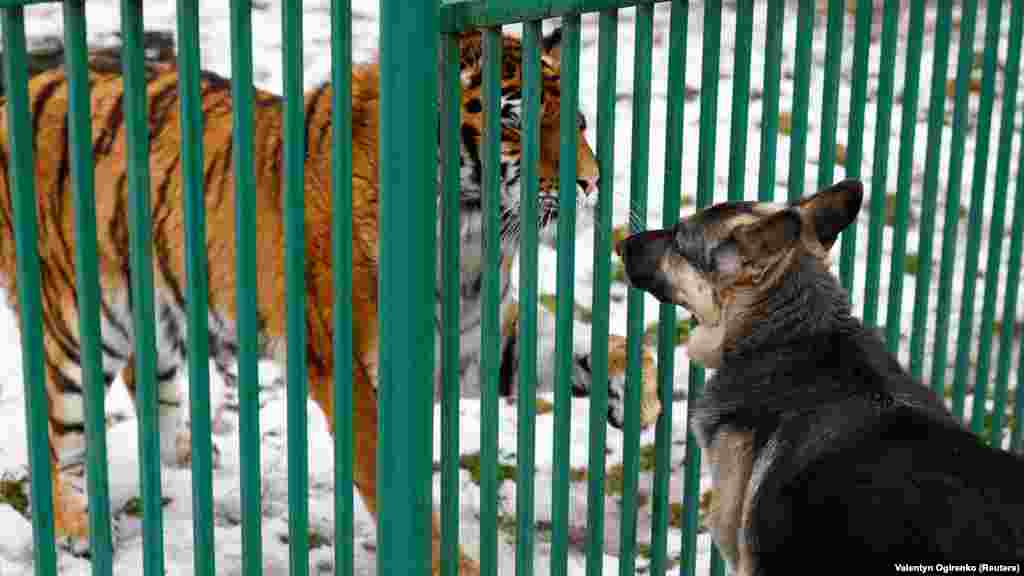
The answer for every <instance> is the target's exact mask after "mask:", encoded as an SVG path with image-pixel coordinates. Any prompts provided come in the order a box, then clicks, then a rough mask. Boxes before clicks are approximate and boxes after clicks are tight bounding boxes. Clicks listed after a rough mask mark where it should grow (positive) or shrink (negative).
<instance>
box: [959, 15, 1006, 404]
mask: <svg viewBox="0 0 1024 576" xmlns="http://www.w3.org/2000/svg"><path fill="white" fill-rule="evenodd" d="M1002 8H1003V5H1002V3H1001V2H992V3H987V4H986V5H985V11H986V12H985V15H986V19H985V53H984V54H985V55H984V63H983V65H982V76H981V104H980V106H979V108H978V129H977V132H976V133H975V141H976V142H977V146H976V147H975V149H974V175H973V178H972V180H971V207H970V211H969V213H968V216H967V252H966V254H965V257H966V260H965V261H964V275H963V290H962V292H961V294H962V299H961V301H960V325H959V330H958V332H957V342H956V343H957V350H956V367H955V369H954V371H953V415H954V416H956V417H957V418H962V417H963V414H964V397H965V395H966V393H967V368H968V362H969V356H970V353H971V344H972V342H971V337H972V334H973V331H974V291H975V286H976V285H977V278H976V277H977V274H978V254H979V253H980V252H981V227H982V218H984V214H982V212H983V207H984V205H985V178H986V176H987V173H988V147H989V140H990V139H989V130H990V129H991V127H992V100H993V95H994V92H995V84H996V63H997V56H998V54H997V53H998V51H999V19H1000V16H1001V12H1002ZM989 273H991V272H989Z"/></svg>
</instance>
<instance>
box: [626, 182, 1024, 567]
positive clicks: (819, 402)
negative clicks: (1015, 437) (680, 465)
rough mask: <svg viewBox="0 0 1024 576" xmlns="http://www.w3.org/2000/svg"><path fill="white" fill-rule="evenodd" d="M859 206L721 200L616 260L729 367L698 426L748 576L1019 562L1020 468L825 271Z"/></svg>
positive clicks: (701, 407) (707, 353)
mask: <svg viewBox="0 0 1024 576" xmlns="http://www.w3.org/2000/svg"><path fill="white" fill-rule="evenodd" d="M862 194H863V191H862V186H861V184H860V182H857V181H851V180H847V181H843V182H840V183H838V184H835V185H833V186H831V187H829V188H827V189H824V190H821V191H820V192H818V193H817V194H814V195H812V196H810V197H807V198H805V199H803V200H800V201H797V202H794V203H792V204H790V205H787V206H783V205H774V204H767V203H763V204H762V203H753V202H736V203H725V204H719V205H716V206H713V207H710V208H708V209H706V210H703V211H700V212H698V213H696V214H694V215H693V216H690V217H688V218H685V219H683V220H682V221H681V222H679V224H678V225H676V226H675V227H673V228H671V229H666V230H657V231H651V232H644V233H640V234H636V235H634V236H631V237H629V238H627V239H625V240H624V241H623V242H622V243H620V245H619V246H618V247H617V250H618V251H619V253H620V254H622V256H623V258H624V260H625V264H626V272H627V276H628V278H629V281H630V283H631V284H633V285H634V286H636V287H638V288H640V289H643V290H645V291H647V292H649V293H651V294H652V295H654V296H655V297H657V298H658V299H659V300H661V301H663V302H672V303H675V304H678V305H680V306H684V307H686V308H687V309H689V310H690V311H691V312H692V314H693V316H694V317H695V318H696V319H697V321H698V326H697V328H696V329H695V330H693V331H692V333H691V339H690V344H689V353H690V356H691V357H692V359H693V360H695V361H697V362H699V363H702V364H704V365H705V366H708V367H710V368H714V369H716V370H715V373H714V375H713V376H712V377H711V378H710V379H709V380H708V382H707V384H706V386H705V389H704V393H703V396H702V397H701V398H700V399H698V400H696V401H695V402H694V404H693V405H692V406H691V408H690V414H691V417H692V418H693V423H694V430H695V432H696V435H697V438H698V441H699V443H700V445H701V447H702V449H703V450H705V451H706V462H707V464H708V467H709V469H710V472H711V476H712V482H713V501H714V503H713V506H712V508H711V512H710V514H709V517H708V524H709V527H710V529H711V533H712V536H713V538H714V539H715V541H716V543H717V544H718V546H719V548H720V549H721V551H722V553H723V555H724V557H725V558H726V559H727V560H728V563H729V565H730V567H731V569H732V571H733V572H734V573H736V574H743V575H749V574H789V573H791V572H792V571H793V570H794V567H796V566H798V565H800V562H804V561H810V558H811V556H812V555H817V553H821V554H822V555H823V556H822V557H823V558H824V559H825V560H824V562H829V563H833V564H832V565H830V566H829V568H828V570H829V571H832V566H835V567H837V568H846V567H870V568H872V569H873V570H874V571H873V572H872V573H883V571H884V573H892V572H894V571H895V566H894V563H895V562H903V563H910V564H917V563H924V564H933V563H937V562H954V561H969V562H989V563H996V562H999V561H1018V562H1019V561H1020V560H1021V559H1022V558H1024V490H1021V487H1022V486H1024V461H1022V459H1021V458H1020V457H1019V456H1017V455H1013V454H1010V453H1006V452H1003V451H999V450H996V449H993V448H990V447H989V446H988V445H986V444H985V443H984V442H983V441H982V440H980V439H979V438H977V437H976V436H975V435H973V434H971V433H970V432H969V431H968V430H966V429H965V428H964V427H962V426H961V425H960V424H959V423H958V422H957V421H956V420H955V419H954V418H953V417H952V416H951V414H950V413H949V412H948V411H947V409H946V407H945V405H944V404H943V402H942V401H941V399H940V398H938V397H937V396H936V395H935V394H933V393H932V392H931V391H930V389H928V388H927V387H925V386H924V385H922V383H920V382H918V381H916V380H914V379H913V378H912V377H911V376H910V375H909V374H908V373H907V372H906V371H905V370H904V369H903V367H902V366H901V365H900V364H899V363H898V361H897V359H896V358H895V357H894V356H892V355H891V354H889V353H888V352H887V350H886V347H885V346H884V344H883V342H882V341H881V340H880V339H879V338H878V336H877V335H876V333H875V332H874V331H871V330H868V329H866V328H865V327H864V326H863V325H862V324H861V322H860V321H859V320H858V319H856V318H855V317H854V316H853V315H852V313H851V310H850V305H849V303H848V296H847V293H846V292H845V291H844V290H843V289H842V288H841V286H840V285H839V283H838V281H837V279H836V278H835V277H834V276H833V275H832V274H831V273H830V271H829V261H828V254H829V250H830V249H831V248H832V245H833V244H834V242H835V241H836V239H837V237H838V236H839V234H840V232H842V230H843V229H845V228H846V227H847V226H848V225H850V224H851V223H852V222H853V221H854V219H855V218H856V216H857V213H858V211H859V210H860V207H861V202H862ZM823 567H824V565H819V566H815V569H814V571H819V570H820V569H821V568H823Z"/></svg>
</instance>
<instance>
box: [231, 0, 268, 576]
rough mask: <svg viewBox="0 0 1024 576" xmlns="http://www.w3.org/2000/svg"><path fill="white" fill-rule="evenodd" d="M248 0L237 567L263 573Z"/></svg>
mask: <svg viewBox="0 0 1024 576" xmlns="http://www.w3.org/2000/svg"><path fill="white" fill-rule="evenodd" d="M251 9H252V3H251V0H234V1H232V2H231V110H232V131H233V134H232V146H231V154H232V163H233V165H234V175H235V235H236V243H237V247H236V249H235V250H236V252H235V258H236V261H235V265H236V270H237V272H236V273H237V282H236V292H235V302H236V303H235V315H236V330H235V331H236V333H237V334H238V381H239V382H240V383H241V386H239V389H238V411H239V415H238V425H239V433H238V441H239V451H240V454H241V456H240V458H239V467H240V472H241V479H240V489H241V499H242V571H243V572H244V573H246V574H253V575H254V576H258V575H259V574H261V573H262V571H263V542H262V536H261V516H262V514H261V509H260V475H261V473H262V472H261V470H260V444H259V443H260V424H259V389H260V387H259V386H258V385H255V384H257V383H258V382H259V371H258V368H257V354H258V351H259V350H258V337H259V322H258V320H257V308H256V306H257V302H256V285H257V281H256V196H255V191H256V176H255V171H254V168H253V109H252V102H253V100H254V99H255V96H254V93H253V85H252V65H253V64H252V16H251V14H250V12H251Z"/></svg>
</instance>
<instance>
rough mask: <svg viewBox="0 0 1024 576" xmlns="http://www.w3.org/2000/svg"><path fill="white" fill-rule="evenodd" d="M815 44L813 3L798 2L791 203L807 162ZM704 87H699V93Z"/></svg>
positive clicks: (801, 187) (799, 189)
mask: <svg viewBox="0 0 1024 576" xmlns="http://www.w3.org/2000/svg"><path fill="white" fill-rule="evenodd" d="M813 41H814V1H813V0H800V8H799V10H798V12H797V22H796V61H795V64H794V66H795V68H796V70H795V71H794V77H793V110H792V112H791V115H790V119H791V132H790V148H789V192H788V197H789V199H790V200H795V199H797V198H799V197H801V196H803V194H804V183H805V182H806V180H807V178H806V176H805V175H804V171H805V170H806V168H807V167H806V165H805V164H804V162H805V161H806V160H807V112H808V110H807V106H808V99H809V98H810V92H811V44H812V43H813ZM703 89H704V86H703V85H702V86H701V90H703Z"/></svg>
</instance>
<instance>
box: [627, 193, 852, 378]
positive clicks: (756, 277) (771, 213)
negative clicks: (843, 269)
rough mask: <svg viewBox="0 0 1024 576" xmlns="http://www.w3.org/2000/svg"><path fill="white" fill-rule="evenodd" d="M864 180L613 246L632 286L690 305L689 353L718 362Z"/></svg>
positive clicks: (817, 245) (741, 207)
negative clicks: (693, 324) (693, 320)
mask: <svg viewBox="0 0 1024 576" xmlns="http://www.w3.org/2000/svg"><path fill="white" fill-rule="evenodd" d="M862 198H863V186H862V185H861V183H860V182H859V181H856V180H844V181H842V182H839V183H837V184H834V185H833V186H831V187H829V188H826V189H824V190H821V191H819V192H818V193H816V194H814V195H812V196H809V197H806V198H803V199H801V200H798V201H796V202H793V203H791V204H788V205H784V204H771V203H759V202H729V203H722V204H717V205H714V206H711V207H708V208H706V209H704V210H702V211H700V212H698V213H696V214H694V215H692V216H690V217H688V218H686V219H684V220H681V221H680V222H679V223H678V224H676V226H674V227H673V228H671V229H666V230H653V231H649V232H641V233H638V234H634V235H632V236H630V237H628V238H625V239H624V240H622V241H621V242H619V244H618V245H617V246H616V247H615V250H616V252H618V254H619V255H620V256H621V257H622V259H623V262H624V263H625V267H626V277H627V278H628V280H629V283H630V284H631V285H633V286H634V287H636V288H638V289H641V290H644V291H646V292H649V293H650V294H651V295H653V296H654V297H655V298H657V299H658V300H660V301H661V302H671V303H673V304H677V305H679V306H683V307H685V308H686V309H688V310H689V311H690V312H691V313H692V314H693V317H694V319H695V320H696V322H697V326H696V327H695V328H694V330H692V331H691V333H690V340H689V344H688V347H689V355H690V357H691V358H693V359H694V360H696V361H698V362H700V363H702V364H704V365H705V366H708V367H711V368H715V367H718V365H719V364H720V363H721V359H722V352H723V350H724V349H725V347H726V346H727V345H728V344H729V343H730V342H731V341H732V340H734V339H736V338H738V337H741V336H743V335H744V334H745V332H747V331H749V330H750V329H751V326H752V323H754V322H757V320H758V318H757V316H758V314H766V313H769V312H770V310H769V309H766V307H765V306H761V303H763V302H766V301H768V300H770V297H771V293H772V291H773V290H775V289H776V288H777V287H778V285H779V283H780V281H782V280H784V279H785V278H786V275H787V273H791V272H793V271H794V270H795V269H796V267H797V266H798V265H802V263H804V262H806V261H807V260H808V258H807V257H811V258H812V260H813V261H815V262H818V263H819V265H820V267H821V270H822V271H826V273H827V269H828V266H829V250H830V249H831V248H832V245H833V244H834V243H835V241H836V238H838V237H839V234H840V232H842V231H843V229H845V228H846V227H847V226H848V225H849V224H850V223H851V222H853V220H854V218H856V216H857V213H858V212H859V211H860V206H861V201H862Z"/></svg>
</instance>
